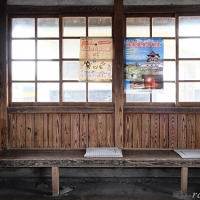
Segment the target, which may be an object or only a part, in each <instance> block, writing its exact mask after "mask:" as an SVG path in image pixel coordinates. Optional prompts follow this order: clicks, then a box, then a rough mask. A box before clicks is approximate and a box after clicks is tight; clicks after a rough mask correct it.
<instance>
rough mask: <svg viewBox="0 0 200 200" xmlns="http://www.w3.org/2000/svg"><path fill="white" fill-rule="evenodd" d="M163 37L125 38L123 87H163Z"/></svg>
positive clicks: (129, 88)
mask: <svg viewBox="0 0 200 200" xmlns="http://www.w3.org/2000/svg"><path fill="white" fill-rule="evenodd" d="M163 59H164V40H163V38H125V40H124V65H125V67H124V75H125V89H127V90H131V89H148V90H151V89H163V67H164V66H163V65H164V64H163Z"/></svg>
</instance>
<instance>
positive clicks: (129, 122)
mask: <svg viewBox="0 0 200 200" xmlns="http://www.w3.org/2000/svg"><path fill="white" fill-rule="evenodd" d="M124 126H125V128H124V129H125V130H124V137H123V138H124V148H132V147H133V134H134V133H133V115H132V114H126V115H125V121H124Z"/></svg>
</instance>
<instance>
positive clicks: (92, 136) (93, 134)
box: [88, 114, 98, 147]
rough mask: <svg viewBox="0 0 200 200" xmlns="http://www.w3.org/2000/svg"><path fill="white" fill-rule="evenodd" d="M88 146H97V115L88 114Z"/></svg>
mask: <svg viewBox="0 0 200 200" xmlns="http://www.w3.org/2000/svg"><path fill="white" fill-rule="evenodd" d="M88 146H89V147H98V134H97V115H96V114H89V143H88Z"/></svg>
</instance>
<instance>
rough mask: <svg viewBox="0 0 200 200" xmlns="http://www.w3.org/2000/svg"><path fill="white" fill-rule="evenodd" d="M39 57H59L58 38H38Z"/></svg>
mask: <svg viewBox="0 0 200 200" xmlns="http://www.w3.org/2000/svg"><path fill="white" fill-rule="evenodd" d="M37 56H38V58H39V59H58V58H59V41H58V40H38V55H37Z"/></svg>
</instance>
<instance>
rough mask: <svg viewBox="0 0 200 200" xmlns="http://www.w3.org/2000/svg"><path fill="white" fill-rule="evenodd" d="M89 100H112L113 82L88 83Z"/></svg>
mask: <svg viewBox="0 0 200 200" xmlns="http://www.w3.org/2000/svg"><path fill="white" fill-rule="evenodd" d="M88 101H89V102H112V83H88Z"/></svg>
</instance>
